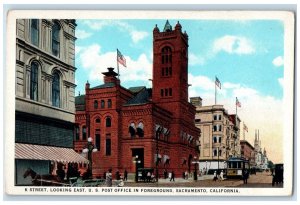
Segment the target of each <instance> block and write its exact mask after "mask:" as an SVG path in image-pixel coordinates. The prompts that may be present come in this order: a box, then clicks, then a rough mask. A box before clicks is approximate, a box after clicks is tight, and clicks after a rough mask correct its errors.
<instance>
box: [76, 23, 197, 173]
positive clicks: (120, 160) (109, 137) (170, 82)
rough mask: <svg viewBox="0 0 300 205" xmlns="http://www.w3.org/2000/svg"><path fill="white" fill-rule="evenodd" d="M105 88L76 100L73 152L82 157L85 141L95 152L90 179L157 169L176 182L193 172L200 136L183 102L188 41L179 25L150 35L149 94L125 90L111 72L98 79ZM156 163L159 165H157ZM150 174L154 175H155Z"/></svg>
mask: <svg viewBox="0 0 300 205" xmlns="http://www.w3.org/2000/svg"><path fill="white" fill-rule="evenodd" d="M103 75H104V84H102V85H99V86H96V87H90V85H89V83H87V84H86V88H85V95H80V96H77V97H76V102H75V103H76V124H77V128H76V139H75V150H76V151H77V152H82V150H83V149H84V148H85V145H86V140H87V138H88V137H91V138H92V139H93V143H94V146H96V147H97V149H98V151H97V152H94V153H93V154H92V161H93V163H92V169H93V175H94V176H103V174H104V172H105V171H107V170H108V169H110V168H111V169H112V171H113V174H114V173H115V172H116V171H120V172H121V173H123V172H124V170H125V169H126V170H127V171H128V173H132V174H133V173H135V170H136V164H135V161H136V157H138V161H139V162H140V163H137V166H138V167H141V168H154V170H156V166H158V172H159V176H160V177H161V176H162V175H163V171H164V170H166V171H167V172H171V171H174V172H175V177H181V176H182V173H183V172H185V171H189V172H192V171H193V170H194V164H193V161H194V160H196V159H198V154H199V153H198V150H199V147H198V146H199V142H198V139H199V135H200V130H199V129H198V128H197V127H195V123H194V119H195V107H194V106H193V105H192V104H190V103H189V102H188V35H187V34H186V33H185V32H182V30H181V25H180V24H179V22H178V23H177V24H176V26H175V29H172V26H171V25H170V24H169V22H168V21H167V22H166V24H165V27H164V29H163V31H162V32H160V31H159V28H158V27H157V26H156V27H155V28H154V30H153V79H152V83H153V84H152V88H146V87H145V86H141V87H132V88H128V89H127V88H124V87H122V85H121V82H120V80H119V79H118V74H117V73H116V72H115V71H114V69H113V68H108V71H107V72H104V73H103ZM156 162H158V164H156ZM154 174H155V173H154Z"/></svg>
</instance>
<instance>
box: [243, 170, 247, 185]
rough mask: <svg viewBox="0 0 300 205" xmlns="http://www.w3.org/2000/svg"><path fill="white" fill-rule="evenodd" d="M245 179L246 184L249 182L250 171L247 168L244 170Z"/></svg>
mask: <svg viewBox="0 0 300 205" xmlns="http://www.w3.org/2000/svg"><path fill="white" fill-rule="evenodd" d="M243 180H244V184H248V171H247V170H246V169H245V170H243Z"/></svg>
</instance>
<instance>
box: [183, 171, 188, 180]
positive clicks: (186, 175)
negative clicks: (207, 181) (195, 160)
mask: <svg viewBox="0 0 300 205" xmlns="http://www.w3.org/2000/svg"><path fill="white" fill-rule="evenodd" d="M184 174H185V179H188V178H189V174H188V172H187V171H185V173H184Z"/></svg>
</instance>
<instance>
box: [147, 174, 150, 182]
mask: <svg viewBox="0 0 300 205" xmlns="http://www.w3.org/2000/svg"><path fill="white" fill-rule="evenodd" d="M150 180H151V173H150V172H147V182H150Z"/></svg>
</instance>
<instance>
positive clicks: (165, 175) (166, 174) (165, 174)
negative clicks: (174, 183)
mask: <svg viewBox="0 0 300 205" xmlns="http://www.w3.org/2000/svg"><path fill="white" fill-rule="evenodd" d="M164 177H165V179H167V178H168V172H167V170H166V169H165V170H164Z"/></svg>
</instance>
